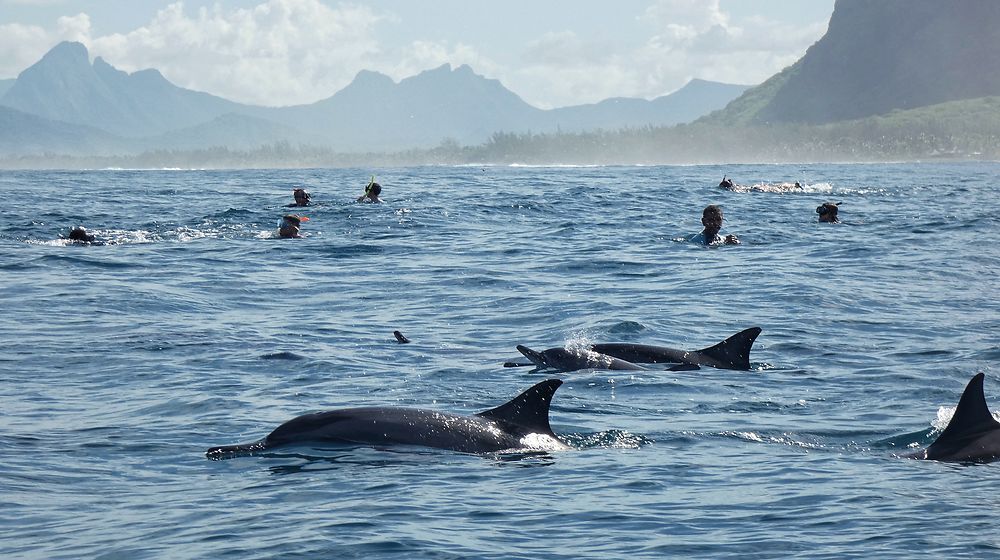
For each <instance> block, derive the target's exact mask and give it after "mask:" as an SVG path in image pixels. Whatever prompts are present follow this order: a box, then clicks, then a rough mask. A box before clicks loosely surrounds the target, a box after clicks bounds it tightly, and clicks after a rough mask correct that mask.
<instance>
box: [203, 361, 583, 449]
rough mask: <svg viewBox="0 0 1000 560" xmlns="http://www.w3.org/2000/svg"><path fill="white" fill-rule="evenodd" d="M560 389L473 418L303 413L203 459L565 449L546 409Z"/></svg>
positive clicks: (387, 411)
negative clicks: (347, 451)
mask: <svg viewBox="0 0 1000 560" xmlns="http://www.w3.org/2000/svg"><path fill="white" fill-rule="evenodd" d="M560 385H562V381H560V380H558V379H549V380H546V381H542V382H541V383H538V384H537V385H535V386H533V387H531V388H530V389H528V390H527V391H525V392H523V393H521V394H520V395H518V396H517V397H514V399H512V400H511V401H509V402H507V403H505V404H502V405H500V406H498V407H496V408H492V409H490V410H487V411H484V412H480V413H479V414H475V415H472V416H463V415H458V414H451V413H447V412H439V411H436V410H426V409H420V408H401V407H378V406H376V407H364V408H344V409H338V410H329V411H326V412H316V413H313V414H305V415H302V416H299V417H297V418H293V419H291V420H289V421H288V422H285V423H284V424H282V425H280V426H278V427H277V428H275V430H274V431H273V432H271V433H270V434H268V435H267V436H265V437H264V438H263V439H260V440H258V441H255V442H251V443H241V444H237V445H221V446H217V447H210V448H209V449H208V450H207V451H206V452H205V455H206V456H207V457H208V458H209V459H228V458H230V457H235V456H239V455H253V454H254V453H255V452H259V451H265V450H268V449H271V448H274V447H278V446H281V445H288V444H295V443H308V442H324V443H346V444H362V445H373V446H382V445H420V446H425V447H434V448H438V449H450V450H454V451H462V452H466V453H489V452H496V451H504V450H508V449H510V450H526V449H528V450H555V449H569V446H567V445H566V444H565V443H563V442H562V441H560V440H559V438H558V437H557V436H556V435H555V433H553V432H552V428H551V427H550V426H549V404H550V403H551V402H552V395H553V394H554V393H555V392H556V389H557V388H559V386H560Z"/></svg>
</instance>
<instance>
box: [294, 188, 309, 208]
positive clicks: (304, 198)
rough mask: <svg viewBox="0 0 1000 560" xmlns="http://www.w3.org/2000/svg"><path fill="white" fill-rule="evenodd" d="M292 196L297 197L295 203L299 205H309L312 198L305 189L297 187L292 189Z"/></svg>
mask: <svg viewBox="0 0 1000 560" xmlns="http://www.w3.org/2000/svg"><path fill="white" fill-rule="evenodd" d="M292 196H294V197H295V204H296V205H298V206H306V205H308V204H309V199H310V198H312V197H311V196H310V195H309V193H308V192H307V191H306V190H305V189H295V190H294V191H292Z"/></svg>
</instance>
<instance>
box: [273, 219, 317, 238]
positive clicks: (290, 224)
mask: <svg viewBox="0 0 1000 560" xmlns="http://www.w3.org/2000/svg"><path fill="white" fill-rule="evenodd" d="M308 221H309V218H307V217H305V216H297V215H295V214H288V215H286V216H284V217H282V218H281V221H280V222H278V235H280V236H281V237H298V236H299V228H300V227H301V226H302V222H308Z"/></svg>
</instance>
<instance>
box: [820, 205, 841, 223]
mask: <svg viewBox="0 0 1000 560" xmlns="http://www.w3.org/2000/svg"><path fill="white" fill-rule="evenodd" d="M838 211H840V203H839V202H837V203H833V202H824V203H823V204H820V205H819V206H817V207H816V213H817V214H819V221H820V222H826V223H829V224H839V223H840V218H838V217H837V212H838Z"/></svg>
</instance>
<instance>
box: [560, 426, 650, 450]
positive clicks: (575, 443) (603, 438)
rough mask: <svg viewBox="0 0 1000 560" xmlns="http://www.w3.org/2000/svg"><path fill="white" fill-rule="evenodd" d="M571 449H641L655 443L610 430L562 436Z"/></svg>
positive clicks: (624, 432) (620, 431)
mask: <svg viewBox="0 0 1000 560" xmlns="http://www.w3.org/2000/svg"><path fill="white" fill-rule="evenodd" d="M562 438H563V440H565V441H566V443H567V444H569V445H570V446H571V447H575V448H577V449H592V448H601V449H639V448H640V447H642V446H644V445H649V444H651V443H653V440H651V439H649V438H647V437H645V436H642V435H639V434H633V433H630V432H627V431H625V430H608V431H604V432H597V433H594V434H570V435H564V436H562Z"/></svg>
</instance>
